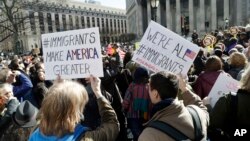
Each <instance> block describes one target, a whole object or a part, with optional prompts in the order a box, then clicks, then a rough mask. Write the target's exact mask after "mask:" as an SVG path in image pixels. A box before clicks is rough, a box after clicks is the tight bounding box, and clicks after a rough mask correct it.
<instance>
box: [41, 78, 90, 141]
mask: <svg viewBox="0 0 250 141" xmlns="http://www.w3.org/2000/svg"><path fill="white" fill-rule="evenodd" d="M87 102H88V94H87V91H86V89H85V88H84V87H83V85H81V84H79V83H77V82H73V81H64V82H60V83H56V84H54V85H53V86H52V87H51V88H50V89H49V90H48V92H47V93H46V96H45V98H44V100H43V102H42V106H41V109H40V112H39V119H40V121H41V122H40V125H39V128H40V130H41V132H42V133H43V134H44V135H48V136H50V135H53V136H57V137H62V136H64V135H66V134H69V133H73V132H74V129H75V126H76V124H77V123H79V121H80V118H81V114H82V113H83V110H84V107H85V105H86V103H87Z"/></svg>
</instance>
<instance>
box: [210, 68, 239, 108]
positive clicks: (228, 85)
mask: <svg viewBox="0 0 250 141" xmlns="http://www.w3.org/2000/svg"><path fill="white" fill-rule="evenodd" d="M238 86H239V82H238V81H236V80H235V79H233V78H232V77H230V76H228V75H226V74H225V73H221V74H220V75H219V77H218V78H217V80H216V82H215V83H214V86H213V88H212V89H211V91H210V93H209V95H208V97H209V98H211V106H212V107H214V105H215V103H216V102H217V101H218V99H219V98H220V97H222V96H224V95H225V94H227V93H229V92H237V90H238V88H239V87H238Z"/></svg>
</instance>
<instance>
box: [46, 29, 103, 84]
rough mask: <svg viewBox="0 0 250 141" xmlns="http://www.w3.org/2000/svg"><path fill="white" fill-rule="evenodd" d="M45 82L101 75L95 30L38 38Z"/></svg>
mask: <svg viewBox="0 0 250 141" xmlns="http://www.w3.org/2000/svg"><path fill="white" fill-rule="evenodd" d="M42 47H43V57H44V65H45V79H46V80H53V79H56V78H57V75H60V76H61V78H63V79H72V78H84V77H89V75H90V74H93V75H95V76H97V77H102V76H103V65H102V54H101V45H100V35H99V29H98V28H89V29H80V30H72V31H65V32H58V33H50V34H43V35H42Z"/></svg>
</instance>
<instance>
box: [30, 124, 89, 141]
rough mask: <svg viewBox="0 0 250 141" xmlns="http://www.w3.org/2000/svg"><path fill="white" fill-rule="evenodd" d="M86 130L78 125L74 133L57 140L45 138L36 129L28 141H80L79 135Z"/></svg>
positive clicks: (55, 138) (53, 137)
mask: <svg viewBox="0 0 250 141" xmlns="http://www.w3.org/2000/svg"><path fill="white" fill-rule="evenodd" d="M87 130H88V128H87V127H84V126H82V125H80V124H78V125H77V126H76V127H75V132H74V133H72V134H67V135H64V136H63V137H61V138H58V137H56V136H45V135H43V134H42V133H41V132H40V129H39V128H37V129H36V130H35V131H34V132H33V133H32V135H31V136H30V138H29V141H75V140H80V138H79V137H81V135H83V134H84V133H85V132H86V131H87Z"/></svg>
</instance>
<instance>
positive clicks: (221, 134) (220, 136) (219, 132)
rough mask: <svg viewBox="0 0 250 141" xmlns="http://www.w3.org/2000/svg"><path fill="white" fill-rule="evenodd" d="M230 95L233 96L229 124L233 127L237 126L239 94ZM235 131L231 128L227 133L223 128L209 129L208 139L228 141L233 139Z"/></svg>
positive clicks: (231, 93) (232, 93)
mask: <svg viewBox="0 0 250 141" xmlns="http://www.w3.org/2000/svg"><path fill="white" fill-rule="evenodd" d="M229 95H230V96H231V102H230V105H229V106H230V108H231V111H230V113H229V115H230V116H229V117H230V118H229V119H228V122H229V123H230V124H231V126H232V127H236V126H237V123H236V121H237V113H238V111H237V108H238V94H236V93H234V92H230V93H229ZM232 132H233V131H232V130H231V129H230V128H227V131H226V130H224V129H221V128H208V137H209V139H210V140H211V141H217V140H218V141H227V140H230V139H232V135H233V133H232Z"/></svg>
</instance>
